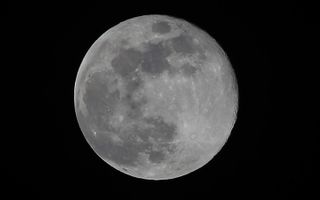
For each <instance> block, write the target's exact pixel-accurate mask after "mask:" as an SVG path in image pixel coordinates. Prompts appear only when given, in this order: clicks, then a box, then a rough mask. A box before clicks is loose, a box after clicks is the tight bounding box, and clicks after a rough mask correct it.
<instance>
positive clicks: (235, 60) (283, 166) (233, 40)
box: [3, 1, 315, 199]
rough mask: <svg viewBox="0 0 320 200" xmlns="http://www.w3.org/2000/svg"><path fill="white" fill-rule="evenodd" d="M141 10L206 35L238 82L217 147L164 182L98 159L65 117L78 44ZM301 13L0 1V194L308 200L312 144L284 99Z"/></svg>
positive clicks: (307, 40) (302, 49) (297, 53)
mask: <svg viewBox="0 0 320 200" xmlns="http://www.w3.org/2000/svg"><path fill="white" fill-rule="evenodd" d="M144 14H165V15H171V16H174V17H178V18H182V19H185V20H187V21H189V22H191V23H193V24H195V25H197V26H198V27H200V28H202V29H203V30H205V31H207V32H208V33H209V34H210V35H212V36H213V37H214V38H215V39H216V40H217V42H218V43H219V44H220V45H221V46H222V48H223V49H224V51H225V52H226V53H227V55H228V57H229V59H230V61H231V64H232V66H233V68H234V70H235V74H236V76H237V81H238V86H239V111H238V117H237V121H236V124H235V126H234V129H233V130H232V134H231V136H230V138H229V139H228V142H227V143H226V144H225V146H224V147H223V149H222V150H221V151H220V152H219V153H218V154H217V155H216V156H215V157H214V159H213V160H211V161H210V163H208V164H207V165H205V166H203V167H202V168H201V169H199V170H197V171H195V172H193V173H191V174H189V175H187V176H184V177H181V178H178V179H173V180H169V181H147V180H141V179H136V178H132V177H130V176H127V175H125V174H122V173H121V172H118V171H117V170H115V169H113V168H112V167H110V166H109V165H107V164H105V163H104V162H103V161H102V160H101V159H100V158H99V157H98V156H96V154H95V153H94V152H93V150H92V149H91V148H90V147H89V145H88V144H87V142H86V140H85V138H84V137H83V135H82V133H81V131H80V128H79V126H78V124H77V120H76V117H75V111H74V101H73V89H74V83H75V78H76V73H77V71H78V68H79V66H80V64H81V61H82V59H83V57H84V55H85V54H86V52H87V51H88V49H89V48H90V46H91V45H92V44H93V42H94V41H95V40H96V39H97V38H98V37H99V36H100V35H102V34H103V33H104V32H105V31H107V30H108V29H109V28H111V27H113V26H115V25H117V24H118V23H119V22H122V21H124V20H126V19H129V18H132V17H135V16H140V15H144ZM312 15H313V13H312V11H309V10H307V7H306V6H304V5H298V4H286V5H279V4H271V3H255V4H251V3H247V4H244V3H237V4H233V3H231V2H230V3H221V2H214V3H213V4H210V3H209V1H208V3H204V2H202V3H200V2H191V1H190V2H188V1H185V2H184V3H182V2H181V3H178V2H173V1H171V2H170V3H165V2H161V3H160V2H151V1H149V2H141V3H138V2H136V1H134V3H130V4H128V3H127V2H119V3H114V2H113V3H111V2H107V3H102V4H101V3H97V4H93V3H91V1H90V2H84V3H79V2H77V3H74V4H71V3H70V4H65V3H60V4H59V3H53V4H50V3H40V4H39V3H34V4H23V5H22V4H19V3H9V4H7V7H6V18H5V19H6V20H5V22H6V23H5V25H6V26H7V27H6V28H7V29H6V30H8V31H5V33H8V35H7V37H6V38H8V40H7V41H4V42H5V43H6V42H8V43H9V45H8V51H7V52H6V54H5V55H6V56H7V57H6V59H5V60H6V61H8V64H7V67H6V68H7V69H9V70H12V71H13V72H12V73H13V74H14V75H15V76H14V77H15V79H14V80H16V81H13V80H12V78H10V79H8V80H7V79H6V78H8V77H6V75H5V74H4V78H3V80H5V83H4V85H5V88H9V91H8V93H7V94H8V96H9V97H10V98H8V100H9V101H10V103H13V104H14V106H12V107H13V108H12V109H10V113H9V115H8V117H7V118H9V119H10V120H9V123H7V124H5V125H4V126H5V127H7V126H9V127H8V128H9V129H8V130H10V131H8V132H9V133H10V134H6V135H9V141H10V142H9V141H8V140H4V141H3V143H4V144H3V146H4V147H5V148H6V149H5V151H3V152H4V154H5V158H8V161H5V162H4V163H3V167H4V177H5V179H4V180H5V181H6V183H7V184H6V185H7V187H6V188H5V191H12V194H23V195H25V194H42V193H43V194H51V195H54V194H57V195H60V194H65V193H70V194H74V195H76V194H80V195H81V194H84V193H88V194H98V195H102V196H103V197H105V198H107V197H110V194H112V193H113V192H116V193H117V195H118V197H121V196H122V195H129V196H131V197H139V198H140V197H144V196H145V197H150V198H151V197H168V198H170V197H172V195H177V197H179V196H180V197H189V194H190V193H193V194H195V195H196V196H197V198H200V197H201V196H202V195H205V194H207V195H210V196H209V197H212V198H214V197H217V196H219V197H223V196H236V197H241V196H243V195H244V196H247V195H248V196H252V197H255V198H259V199H260V198H261V197H265V196H274V195H280V196H281V197H291V196H298V195H301V196H303V197H305V195H306V194H309V195H310V194H311V193H309V192H310V191H312V190H313V189H312V188H313V187H312V185H313V184H312V183H311V182H309V179H310V178H312V176H313V170H314V165H313V156H314V148H315V146H314V144H313V142H312V139H310V138H311V137H309V136H310V135H308V134H310V133H309V132H308V131H307V130H306V129H304V130H303V131H301V130H300V129H299V128H298V123H296V122H297V118H300V117H303V116H301V115H300V116H299V115H298V114H297V113H299V109H301V108H299V106H298V105H297V104H295V103H293V101H294V100H296V99H295V98H298V96H299V95H293V97H290V98H289V100H288V96H289V95H291V94H299V93H301V92H302V90H303V88H302V87H301V85H300V82H299V81H301V80H302V79H301V78H300V77H299V76H297V75H298V74H300V73H302V72H301V68H302V69H307V67H308V66H311V65H313V63H309V64H307V63H308V59H307V57H309V56H310V55H311V54H310V52H307V51H306V49H309V51H310V47H311V46H312V43H313V39H312V38H313V36H314V35H313V34H314V32H313V31H314V28H315V24H314V22H313V21H312V19H314V18H313V16H312ZM6 38H5V39H6ZM11 87H12V88H14V89H11ZM6 96H7V95H6ZM10 108H11V107H10ZM4 109H6V108H4ZM292 111H294V112H293V113H292ZM291 113H292V114H291ZM291 118H295V120H291ZM12 122H13V123H12ZM3 134H5V133H3ZM310 186H311V187H310ZM16 191H21V193H19V192H16Z"/></svg>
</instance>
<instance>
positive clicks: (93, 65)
mask: <svg viewBox="0 0 320 200" xmlns="http://www.w3.org/2000/svg"><path fill="white" fill-rule="evenodd" d="M74 100H75V110H76V115H77V119H78V122H79V125H80V127H81V130H82V132H83V134H84V136H85V138H86V140H87V141H88V143H89V145H90V146H91V147H92V149H93V150H94V151H95V152H96V154H97V155H98V156H99V157H101V158H102V159H103V160H105V161H106V162H107V163H108V164H110V165H111V166H113V167H115V168H117V169H119V170H120V171H122V172H124V173H126V174H128V175H131V176H135V177H139V178H145V179H155V180H159V179H171V178H176V177H179V176H182V175H185V174H188V173H190V172H192V171H195V170H196V169H198V168H200V167H201V166H203V165H205V164H206V163H207V162H209V161H210V160H211V159H212V158H213V157H214V155H216V154H217V152H218V151H219V150H220V149H221V148H222V146H223V144H224V143H225V142H226V140H227V138H228V136H229V135H230V132H231V129H232V127H233V125H234V122H235V119H236V113H237V105H238V104H237V101H238V91H237V83H236V78H235V75H234V73H233V69H232V67H231V65H230V62H229V61H228V59H227V57H226V54H225V53H224V51H223V50H222V48H221V47H220V46H219V45H218V44H217V42H216V41H215V40H214V39H213V38H212V37H210V36H209V35H208V34H207V33H206V32H204V31H202V30H200V29H199V28H197V27H195V26H194V25H192V24H190V23H188V22H186V21H184V20H182V19H176V18H173V17H169V16H161V15H148V16H141V17H136V18H132V19H129V20H127V21H124V22H122V23H120V24H118V25H117V26H115V27H113V28H111V29H110V30H108V31H107V32H105V33H104V34H103V35H102V36H101V37H100V38H99V39H98V40H97V41H96V42H95V43H94V44H93V45H92V46H91V48H90V49H89V51H88V52H87V54H86V55H85V57H84V59H83V62H82V64H81V66H80V68H79V71H78V75H77V79H76V84H75V93H74Z"/></svg>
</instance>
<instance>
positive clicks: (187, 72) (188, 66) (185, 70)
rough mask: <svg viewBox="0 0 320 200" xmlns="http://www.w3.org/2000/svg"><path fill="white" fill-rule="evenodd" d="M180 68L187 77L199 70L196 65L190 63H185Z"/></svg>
mask: <svg viewBox="0 0 320 200" xmlns="http://www.w3.org/2000/svg"><path fill="white" fill-rule="evenodd" d="M180 70H181V71H182V73H183V75H184V76H186V77H190V76H192V75H193V74H195V73H196V72H197V71H198V69H197V68H196V67H195V66H193V65H191V64H189V63H185V64H183V65H182V66H181V69H180Z"/></svg>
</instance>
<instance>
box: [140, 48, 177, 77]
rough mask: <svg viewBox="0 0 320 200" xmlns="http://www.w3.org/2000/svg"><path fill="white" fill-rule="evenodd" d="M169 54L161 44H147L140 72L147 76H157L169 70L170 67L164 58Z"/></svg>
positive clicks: (167, 49)
mask: <svg viewBox="0 0 320 200" xmlns="http://www.w3.org/2000/svg"><path fill="white" fill-rule="evenodd" d="M170 54H171V50H170V49H169V48H168V47H165V46H164V45H163V44H162V43H158V44H149V45H148V48H147V51H146V52H145V53H144V54H143V62H142V65H141V69H142V72H145V73H147V74H149V75H159V74H161V73H162V72H164V71H166V70H170V68H171V65H170V64H169V62H168V61H167V60H166V57H168V56H169V55H170Z"/></svg>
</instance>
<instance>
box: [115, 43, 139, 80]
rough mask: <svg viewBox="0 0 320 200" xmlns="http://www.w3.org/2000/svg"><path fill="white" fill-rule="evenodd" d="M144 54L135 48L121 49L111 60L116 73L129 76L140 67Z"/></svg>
mask: <svg viewBox="0 0 320 200" xmlns="http://www.w3.org/2000/svg"><path fill="white" fill-rule="evenodd" d="M142 56H143V55H142V54H141V53H140V52H139V51H137V50H135V49H133V48H130V49H121V50H120V52H119V54H118V56H116V57H115V58H114V59H113V60H112V61H111V65H112V67H113V69H114V71H115V72H116V73H118V74H120V75H121V76H122V77H127V76H128V75H130V74H132V73H133V72H134V71H135V70H136V69H137V68H138V67H139V65H140V63H141V62H142Z"/></svg>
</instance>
